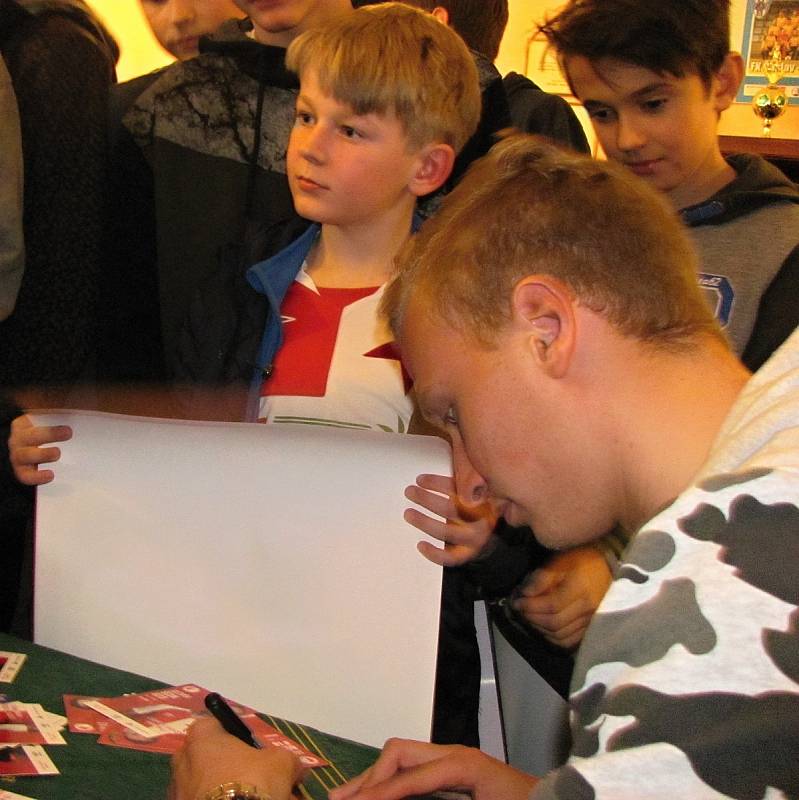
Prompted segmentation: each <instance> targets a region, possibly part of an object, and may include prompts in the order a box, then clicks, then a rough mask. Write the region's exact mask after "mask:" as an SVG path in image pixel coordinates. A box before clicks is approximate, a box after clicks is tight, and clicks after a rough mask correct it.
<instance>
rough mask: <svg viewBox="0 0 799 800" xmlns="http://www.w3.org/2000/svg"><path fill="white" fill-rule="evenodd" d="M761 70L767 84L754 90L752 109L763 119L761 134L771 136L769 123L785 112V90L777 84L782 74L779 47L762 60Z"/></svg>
mask: <svg viewBox="0 0 799 800" xmlns="http://www.w3.org/2000/svg"><path fill="white" fill-rule="evenodd" d="M763 70H764V72H765V73H766V78H767V79H768V86H766V87H764V88H763V89H760V90H759V91H757V92H755V96H754V97H753V98H752V110H753V111H754V112H755V114H757V116H758V117H760V119H762V120H763V136H771V123H772V122H773V121H774V120H775V119H776V118H777V117H779V116H780V114H783V113H785V107H786V105H787V104H788V98H787V97H786V96H785V90H784V89H783V88H782V86H778V85H777V84H778V83H779V81H780V79H781V78H782V76H783V72H782V61H781V53H780V49H779V47H776V46H775V48H774V50H772V51H771V58H769V59H768V60H767V61H764V62H763Z"/></svg>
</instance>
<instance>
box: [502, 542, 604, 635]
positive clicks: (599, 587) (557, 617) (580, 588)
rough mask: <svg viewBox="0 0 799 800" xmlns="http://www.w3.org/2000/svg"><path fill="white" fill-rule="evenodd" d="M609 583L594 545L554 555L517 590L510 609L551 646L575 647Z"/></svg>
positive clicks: (600, 555)
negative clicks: (520, 616) (550, 643)
mask: <svg viewBox="0 0 799 800" xmlns="http://www.w3.org/2000/svg"><path fill="white" fill-rule="evenodd" d="M611 580H612V575H611V572H610V567H609V566H608V563H607V561H606V560H605V557H604V556H603V555H602V553H601V552H600V551H599V550H598V549H597V548H596V547H595V546H594V545H584V546H582V547H575V548H573V549H571V550H564V551H563V552H561V553H556V554H555V555H554V556H553V557H552V558H551V559H550V561H549V562H548V563H547V564H546V565H545V566H543V567H540V568H539V569H537V570H535V571H534V572H531V573H530V574H529V575H528V576H527V578H525V580H524V582H523V583H522V584H521V586H520V587H519V588H518V589H517V590H516V593H515V599H514V600H513V608H514V609H515V610H516V611H518V612H519V613H520V614H521V615H522V616H523V617H524V619H525V620H526V621H527V622H528V623H529V625H530V626H531V627H533V628H535V629H536V630H537V631H539V632H540V633H541V634H542V635H543V636H544V638H545V639H546V640H547V641H549V642H552V644H554V645H557V646H558V647H563V648H567V649H568V648H572V647H576V646H577V645H578V644H580V642H581V641H582V638H583V635H584V634H585V630H586V628H587V627H588V623H589V622H590V621H591V618H592V617H593V616H594V612H595V611H596V609H597V606H598V605H599V603H600V602H601V600H602V598H603V597H604V596H605V592H607V590H608V586H610V583H611Z"/></svg>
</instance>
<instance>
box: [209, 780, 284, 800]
mask: <svg viewBox="0 0 799 800" xmlns="http://www.w3.org/2000/svg"><path fill="white" fill-rule="evenodd" d="M205 800H271V798H270V797H269V795H267V794H260V793H259V792H258V789H257V787H255V786H253V785H252V784H250V783H239V781H231V782H229V783H222V784H220V785H219V786H217V787H216V789H212V790H211V791H210V792H208V794H207V795H205Z"/></svg>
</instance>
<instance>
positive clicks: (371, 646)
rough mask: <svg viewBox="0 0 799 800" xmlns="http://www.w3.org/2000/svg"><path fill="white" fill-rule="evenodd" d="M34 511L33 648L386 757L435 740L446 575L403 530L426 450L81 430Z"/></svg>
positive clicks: (85, 424) (431, 445)
mask: <svg viewBox="0 0 799 800" xmlns="http://www.w3.org/2000/svg"><path fill="white" fill-rule="evenodd" d="M35 422H36V423H38V424H69V425H71V426H72V427H73V429H74V436H73V439H72V440H71V441H69V442H64V443H63V444H61V445H60V446H61V450H62V458H61V461H60V462H59V463H58V464H56V465H55V472H56V478H55V481H54V482H53V483H51V484H48V485H46V486H43V487H40V488H39V490H38V498H37V530H36V561H35V563H36V589H35V602H34V619H35V622H34V632H35V639H36V641H37V642H39V643H40V644H44V645H49V646H51V647H55V648H57V649H60V650H64V651H66V652H70V653H74V654H76V655H79V656H82V657H84V658H89V659H92V660H95V661H99V662H101V663H105V664H108V665H111V666H114V667H118V668H122V669H127V670H130V671H133V672H138V673H142V674H145V675H150V676H152V677H155V678H158V679H160V680H163V681H165V682H167V683H172V684H180V683H183V682H185V681H186V680H187V679H189V680H194V681H198V682H201V683H202V684H204V685H206V686H214V687H215V688H216V689H217V690H218V691H220V692H222V693H223V694H225V695H227V696H229V697H235V698H237V699H238V700H240V701H241V702H243V703H247V704H248V705H249V706H252V707H253V708H256V709H257V710H259V711H263V712H267V713H270V714H274V715H275V716H278V717H282V718H284V719H293V720H295V721H297V722H301V723H305V724H308V725H312V726H314V727H316V728H319V729H321V730H325V731H328V732H331V733H335V734H338V735H340V736H344V737H346V738H350V739H354V740H356V741H361V742H364V743H367V744H372V745H376V746H379V745H381V744H382V743H383V741H384V740H385V739H386V738H387V737H389V736H392V735H393V736H406V737H414V738H422V739H424V738H427V737H428V736H429V732H430V721H431V709H432V698H433V683H434V673H435V659H436V645H437V634H438V616H439V602H440V588H441V570H440V568H438V567H436V566H434V565H432V564H430V563H429V562H427V561H426V560H425V559H423V558H422V557H421V556H420V555H419V553H418V552H417V550H416V547H415V545H416V542H417V541H418V539H419V538H420V537H421V534H420V533H419V532H418V531H417V530H416V529H415V528H412V527H411V526H410V525H408V524H407V523H406V522H405V521H404V520H403V517H402V514H403V511H404V509H405V508H406V507H407V505H408V501H407V500H406V499H405V498H404V496H403V490H404V488H405V486H406V485H408V484H410V483H413V482H414V481H415V479H416V476H417V475H418V474H420V473H423V472H431V473H439V474H451V463H450V452H449V447H448V446H447V445H446V443H444V442H443V441H441V440H439V439H437V438H434V437H419V436H407V435H398V434H387V433H386V434H384V433H375V432H369V431H352V430H340V429H332V428H319V427H314V426H302V425H254V424H245V423H197V422H178V421H169V420H154V419H145V418H137V417H126V416H119V415H112V414H97V413H88V412H51V413H50V414H49V416H43V415H36V418H35Z"/></svg>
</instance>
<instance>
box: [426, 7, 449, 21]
mask: <svg viewBox="0 0 799 800" xmlns="http://www.w3.org/2000/svg"><path fill="white" fill-rule="evenodd" d="M430 13H431V14H432V15H433V16H434V17H435V18H436V19H437V20H438V21H439V22H443V23H444V24H445V25H449V11H448V10H447V9H446V8H444V6H436V7H435V8H434V9H433V10H432V11H431V12H430Z"/></svg>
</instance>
